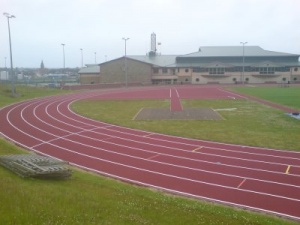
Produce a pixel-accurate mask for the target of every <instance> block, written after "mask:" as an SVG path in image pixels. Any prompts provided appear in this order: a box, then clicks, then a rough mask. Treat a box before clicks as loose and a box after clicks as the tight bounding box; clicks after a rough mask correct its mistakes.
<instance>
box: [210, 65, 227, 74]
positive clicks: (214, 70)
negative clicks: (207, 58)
mask: <svg viewBox="0 0 300 225" xmlns="http://www.w3.org/2000/svg"><path fill="white" fill-rule="evenodd" d="M224 73H225V68H221V67H220V68H209V74H213V75H216V74H224Z"/></svg>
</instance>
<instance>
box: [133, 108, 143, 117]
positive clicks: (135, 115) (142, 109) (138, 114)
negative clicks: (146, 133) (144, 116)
mask: <svg viewBox="0 0 300 225" xmlns="http://www.w3.org/2000/svg"><path fill="white" fill-rule="evenodd" d="M143 109H144V108H140V110H139V111H138V112H137V113H136V114H135V115H134V117H133V118H132V120H135V119H136V117H137V116H138V115H139V114H140V113H141V111H142V110H143Z"/></svg>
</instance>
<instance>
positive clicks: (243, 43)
mask: <svg viewBox="0 0 300 225" xmlns="http://www.w3.org/2000/svg"><path fill="white" fill-rule="evenodd" d="M247 43H248V42H241V44H242V45H243V72H242V84H244V76H245V74H244V73H245V44H247Z"/></svg>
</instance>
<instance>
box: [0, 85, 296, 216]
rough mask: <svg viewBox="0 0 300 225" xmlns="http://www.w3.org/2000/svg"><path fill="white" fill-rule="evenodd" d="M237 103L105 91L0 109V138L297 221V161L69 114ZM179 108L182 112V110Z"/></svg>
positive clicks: (190, 91)
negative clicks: (113, 107) (162, 102)
mask: <svg viewBox="0 0 300 225" xmlns="http://www.w3.org/2000/svg"><path fill="white" fill-rule="evenodd" d="M172 95H176V96H177V97H178V98H180V99H184V98H212V99H215V98H219V99H222V98H227V99H228V98H229V99H236V98H243V97H242V96H239V95H237V94H234V93H231V92H228V91H225V90H223V89H221V87H213V86H211V87H203V86H188V87H187V86H177V87H172V88H170V87H151V88H143V89H142V88H129V89H110V90H99V91H93V92H82V93H75V94H69V95H61V96H53V97H47V98H39V99H32V100H29V101H25V102H20V103H17V104H13V105H10V106H7V107H5V108H2V109H0V132H1V134H2V135H3V136H4V137H6V138H7V139H10V140H12V141H13V142H15V143H17V144H18V145H21V146H22V147H24V148H27V149H29V150H33V151H35V152H37V153H40V154H44V155H50V156H53V157H57V158H60V159H63V160H66V161H69V162H70V163H71V164H73V165H75V166H78V167H81V168H84V169H87V170H91V171H94V172H97V173H99V174H103V175H106V176H110V177H114V178H117V179H121V180H124V181H126V182H130V183H135V184H138V185H143V186H147V187H153V188H157V189H160V190H164V191H167V192H171V193H175V194H180V195H184V196H188V197H193V198H199V199H204V200H209V201H214V202H218V203H222V204H228V205H232V206H237V207H242V208H247V209H251V210H255V211H256V210H257V211H262V212H266V213H271V214H275V215H277V216H284V217H288V218H290V219H295V220H300V166H299V163H300V153H298V152H292V151H283V150H274V149H266V148H256V147H247V146H238V145H230V144H222V143H215V142H209V141H202V140H194V139H187V138H180V137H173V136H168V135H163V134H157V133H151V132H146V131H141V130H134V129H129V128H124V127H120V126H115V125H111V124H107V123H103V122H98V121H94V120H91V119H87V118H84V117H82V116H80V115H77V114H75V113H74V112H72V111H71V110H70V105H71V104H72V103H73V102H75V101H78V100H81V99H94V100H107V99H124V100H126V99H168V100H170V99H171V98H172ZM180 107H182V106H181V104H180Z"/></svg>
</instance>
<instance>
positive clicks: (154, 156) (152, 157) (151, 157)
mask: <svg viewBox="0 0 300 225" xmlns="http://www.w3.org/2000/svg"><path fill="white" fill-rule="evenodd" d="M158 156H160V154H156V155H153V156H150V157H148V158H147V159H148V160H149V159H154V158H156V157H158Z"/></svg>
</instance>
